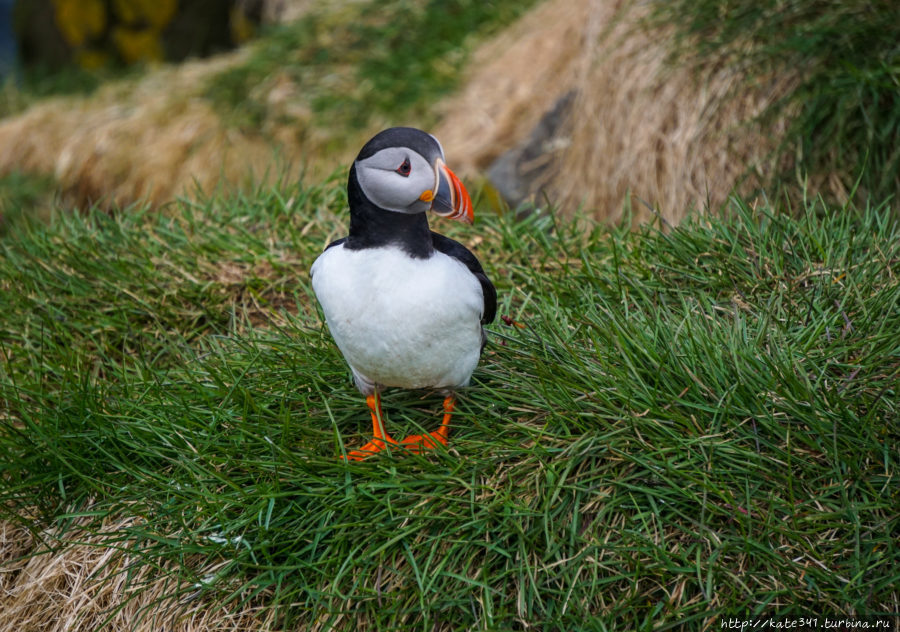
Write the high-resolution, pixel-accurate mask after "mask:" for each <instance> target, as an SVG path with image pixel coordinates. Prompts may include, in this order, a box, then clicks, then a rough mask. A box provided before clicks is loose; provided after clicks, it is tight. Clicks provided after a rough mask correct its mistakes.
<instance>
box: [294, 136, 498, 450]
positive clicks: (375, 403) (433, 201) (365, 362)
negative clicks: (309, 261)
mask: <svg viewBox="0 0 900 632" xmlns="http://www.w3.org/2000/svg"><path fill="white" fill-rule="evenodd" d="M347 198H348V202H349V206H350V229H349V234H348V235H347V236H346V237H343V238H341V239H338V240H336V241H333V242H332V243H330V244H328V246H326V248H325V250H324V251H323V252H322V254H321V255H319V257H318V258H317V259H316V260H315V262H314V263H313V265H312V268H311V270H310V276H311V280H312V288H313V292H314V293H315V295H316V298H317V300H318V301H319V304H320V305H321V307H322V312H323V314H324V316H325V322H326V324H327V326H328V329H329V331H330V332H331V336H332V338H334V342H335V343H336V344H337V347H338V349H339V350H340V351H341V353H342V355H343V356H344V359H345V360H346V362H347V364H348V365H349V367H350V371H351V373H352V375H353V382H354V383H355V385H356V388H358V389H359V391H360V393H362V394H363V395H364V396H365V398H366V405H367V406H368V408H369V412H370V413H371V417H372V435H373V437H372V440H371V441H369V442H368V443H366V444H365V445H363V446H362V447H360V448H359V449H357V450H353V451H350V452H348V453H347V454H346V455H343V456H342V457H341V458H345V459H349V460H353V461H361V460H363V459H365V458H367V457H369V456H372V455H374V454H377V453H378V452H381V451H382V450H385V449H386V448H387V446H389V445H390V446H393V447H395V448H401V449H407V450H410V451H412V452H416V453H421V452H424V451H426V450H430V449H434V448H436V447H437V445H438V444H441V445H444V446H446V445H447V440H448V437H449V434H450V419H451V415H452V413H453V408H454V405H455V402H456V392H457V391H458V390H459V389H461V388H463V387H465V386H467V385H468V384H469V381H470V379H471V377H472V372H473V371H474V370H475V367H476V366H477V365H478V361H479V359H480V357H481V353H482V351H483V350H484V346H485V343H486V341H487V336H486V334H485V330H484V325H486V324H489V323H491V322H492V321H493V320H494V316H495V315H496V311H497V291H496V289H495V288H494V285H493V284H492V283H491V281H490V279H489V278H488V277H487V275H486V274H485V272H484V269H483V268H482V266H481V264H480V263H479V261H478V259H477V258H476V257H475V255H474V254H472V253H471V252H470V251H469V250H468V249H467V248H466V247H465V246H463V245H462V244H460V243H459V242H457V241H454V240H453V239H450V238H448V237H445V236H444V235H440V234H438V233H436V232H433V231H432V230H431V229H430V228H429V226H428V217H427V212H428V211H431V212H432V213H434V214H435V215H438V216H441V217H446V218H449V219H453V220H458V221H461V222H463V223H466V224H471V223H472V221H473V219H474V212H473V209H472V200H471V198H470V197H469V193H468V191H466V188H465V186H463V184H462V182H461V181H460V180H459V178H458V177H457V176H456V175H455V174H454V173H453V171H451V170H450V168H449V167H448V166H447V164H446V163H445V162H444V150H443V148H442V147H441V144H440V142H438V140H437V139H436V138H435V137H434V136H432V135H431V134H428V133H427V132H424V131H422V130H419V129H416V128H412V127H392V128H389V129H386V130H383V131H381V132H379V133H378V134H376V135H375V136H374V137H372V139H370V140H369V141H368V142H367V143H366V144H365V145H363V147H362V149H361V150H360V151H359V155H357V156H356V159H355V160H354V161H353V164H352V165H351V166H350V173H349V177H348V180H347ZM385 388H401V389H429V390H433V391H437V392H439V393H441V394H442V395H444V401H443V418H442V420H441V424H440V427H439V428H438V429H437V430H436V431H434V432H431V433H428V434H423V435H410V436H408V437H406V438H405V439H402V440H400V441H396V440H395V439H394V438H393V437H391V436H390V434H388V432H387V431H386V430H385V428H384V423H383V420H384V415H383V413H382V409H381V392H382V391H383V390H384V389H385Z"/></svg>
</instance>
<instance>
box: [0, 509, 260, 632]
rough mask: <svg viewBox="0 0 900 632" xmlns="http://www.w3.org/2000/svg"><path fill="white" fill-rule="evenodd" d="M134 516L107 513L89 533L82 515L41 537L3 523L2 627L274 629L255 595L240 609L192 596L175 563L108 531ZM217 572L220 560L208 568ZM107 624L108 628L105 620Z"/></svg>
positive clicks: (202, 631) (46, 631)
mask: <svg viewBox="0 0 900 632" xmlns="http://www.w3.org/2000/svg"><path fill="white" fill-rule="evenodd" d="M137 520H138V519H137V518H134V517H117V518H109V519H106V520H105V521H104V522H103V524H102V527H101V530H100V532H98V533H96V534H89V533H86V532H84V531H83V530H82V529H81V528H80V527H82V526H83V525H85V524H87V522H86V519H78V520H76V521H75V524H74V525H72V526H70V527H69V528H68V529H67V531H66V535H61V534H60V533H59V532H58V531H55V530H48V531H45V532H44V533H42V534H41V538H40V540H44V541H45V542H46V543H47V544H52V545H53V546H54V547H58V548H59V550H50V549H48V548H47V545H46V544H42V543H41V542H40V541H39V540H38V539H36V538H34V537H33V536H32V535H31V534H30V533H29V531H28V530H27V529H26V528H24V527H23V526H21V525H20V524H15V523H11V522H7V521H0V632H22V631H23V630H41V631H42V632H96V631H97V630H99V629H101V628H102V629H105V630H110V631H111V632H115V631H119V630H128V631H129V632H159V631H160V630H166V631H167V632H238V631H245V630H271V629H273V627H272V625H273V623H272V617H273V615H274V613H273V612H272V611H271V609H269V610H268V611H265V610H264V609H262V608H261V607H260V605H259V603H258V601H256V600H251V601H250V602H248V603H247V604H246V605H244V606H242V607H232V606H227V605H225V606H223V605H217V606H216V607H215V608H211V607H210V605H209V604H208V603H207V602H205V601H204V600H203V599H197V600H193V601H192V600H191V592H190V588H191V584H190V583H189V582H188V581H186V580H184V579H182V578H180V576H179V572H178V569H174V570H173V569H171V568H168V566H167V565H165V564H164V565H163V566H162V567H156V566H155V565H153V564H145V563H141V560H140V558H139V556H138V555H136V554H135V553H133V552H130V551H129V550H128V547H129V543H128V542H124V543H123V542H119V543H117V545H114V546H113V545H110V544H109V538H110V534H114V533H115V532H117V531H120V530H122V529H125V528H126V527H128V526H132V525H134V524H135V522H136V521H137ZM204 571H205V572H208V573H214V572H215V571H216V568H215V565H212V566H210V567H209V568H205V569H204ZM104 625H105V626H106V627H103V626H104Z"/></svg>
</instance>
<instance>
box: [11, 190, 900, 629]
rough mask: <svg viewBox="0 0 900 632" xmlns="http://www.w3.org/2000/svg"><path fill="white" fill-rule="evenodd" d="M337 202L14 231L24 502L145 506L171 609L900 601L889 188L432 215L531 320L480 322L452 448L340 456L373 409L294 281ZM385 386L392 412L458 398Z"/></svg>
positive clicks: (607, 622) (214, 203) (309, 195)
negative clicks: (483, 331) (453, 221)
mask: <svg viewBox="0 0 900 632" xmlns="http://www.w3.org/2000/svg"><path fill="white" fill-rule="evenodd" d="M343 205H344V194H343V190H342V183H341V181H340V179H338V180H335V181H331V182H328V183H325V184H323V185H321V186H315V187H308V188H305V187H300V186H297V187H280V188H274V189H264V190H260V191H258V192H256V193H255V194H253V195H246V196H234V197H232V198H218V199H211V200H209V201H207V202H203V203H200V204H195V203H186V202H185V203H180V204H178V205H176V206H174V207H172V208H170V209H168V212H167V213H164V214H160V213H157V212H144V211H140V210H139V209H132V210H131V211H129V212H127V213H121V214H115V215H107V214H104V213H100V212H86V213H84V214H81V215H64V214H60V215H58V216H56V217H55V218H54V219H53V221H52V222H51V223H50V225H49V226H43V225H38V224H18V225H16V227H15V228H14V230H13V231H12V232H11V233H10V234H9V235H7V236H6V237H5V238H4V239H3V240H2V242H0V248H2V256H0V314H2V317H0V318H2V320H0V354H2V355H0V470H2V474H0V481H2V483H0V507H2V508H3V511H4V512H5V513H6V517H7V518H8V519H11V520H20V521H23V522H24V521H25V519H24V518H19V517H18V516H25V515H37V516H38V517H39V520H38V521H37V522H36V523H31V522H26V524H28V525H29V526H30V527H31V528H32V529H35V530H39V529H40V528H41V527H43V526H55V527H57V528H58V529H59V530H60V532H61V533H62V535H63V536H65V537H66V538H71V539H75V540H77V539H79V538H80V537H81V536H83V535H84V534H85V533H92V534H95V535H96V534H98V533H102V532H103V529H104V526H103V525H104V519H105V518H108V517H111V518H115V517H122V516H134V517H136V518H137V520H135V521H133V522H131V523H130V526H125V527H123V528H122V529H117V530H115V531H110V532H108V533H106V534H105V536H104V537H105V540H104V541H105V543H106V544H107V545H108V546H116V547H122V548H124V549H126V550H128V551H132V552H134V554H135V555H136V557H137V558H138V559H139V560H141V561H140V562H139V563H140V564H146V565H150V567H151V568H152V569H153V573H156V574H158V573H163V572H169V573H172V574H173V579H178V580H182V581H184V586H185V588H184V590H183V592H182V593H181V594H179V595H176V597H177V599H180V600H181V601H177V600H176V601H172V602H167V603H165V604H163V607H167V608H177V607H179V606H180V607H188V608H189V607H191V606H192V605H193V604H196V603H197V600H201V599H205V600H208V602H209V603H212V604H221V603H235V602H237V603H240V602H243V601H246V602H252V603H257V604H259V605H261V606H262V607H264V608H265V609H266V610H267V611H270V612H271V610H272V609H277V611H278V615H279V617H280V620H281V623H282V624H283V625H284V626H288V625H292V624H293V625H298V626H302V625H303V624H306V625H310V624H311V623H312V622H318V624H319V625H325V624H326V623H327V622H329V621H330V622H332V623H335V624H336V629H342V630H356V629H385V630H387V629H391V630H406V629H408V630H421V629H424V630H430V629H433V627H434V626H436V625H440V626H443V628H446V629H454V630H455V629H460V630H462V629H492V630H501V629H523V628H525V627H526V626H534V627H536V628H538V629H546V630H574V629H598V630H600V629H650V628H654V629H656V628H660V629H665V628H668V627H675V626H678V625H685V624H686V625H689V626H691V627H699V624H700V623H701V622H704V621H710V620H711V621H713V622H715V621H716V617H718V616H720V615H726V614H732V615H733V614H734V613H737V612H764V613H772V612H773V611H778V612H781V613H793V614H801V613H805V614H809V613H817V614H822V613H825V612H835V613H836V612H841V613H852V612H857V613H869V612H890V611H893V612H896V611H897V610H900V594H898V588H897V587H898V585H900V538H898V536H900V515H898V507H900V502H898V500H900V499H898V489H900V488H898V486H897V476H898V463H900V451H898V448H900V443H898V439H900V431H898V424H897V421H898V418H900V411H898V408H900V404H898V401H900V398H898V393H897V389H898V384H900V337H898V336H897V332H898V331H900V226H898V223H897V219H896V214H893V213H891V212H890V211H889V209H887V208H885V207H877V208H876V207H867V208H864V209H861V210H853V209H837V208H829V209H826V208H824V207H823V206H821V205H820V204H818V203H817V202H814V201H809V202H804V203H803V206H802V208H800V209H796V210H797V211H800V213H799V218H798V219H795V218H792V216H791V214H790V213H786V212H783V209H782V210H779V209H772V208H769V207H765V206H760V207H758V208H756V209H751V208H748V207H747V206H746V205H745V204H744V203H743V202H740V201H736V202H734V204H733V205H732V207H731V210H730V212H729V213H728V214H727V217H724V218H721V219H716V218H704V219H695V220H693V221H690V222H688V223H686V224H684V225H682V226H681V227H679V228H676V229H673V230H672V231H671V232H669V233H668V234H662V233H659V232H656V231H654V230H652V229H644V230H642V231H641V232H639V233H635V234H632V233H629V232H626V231H614V232H608V230H607V229H602V228H600V227H596V226H592V225H589V224H587V225H586V223H585V222H581V223H578V224H576V223H568V222H565V221H562V220H558V221H555V220H553V219H552V218H550V217H547V216H533V217H531V218H530V219H527V220H525V221H521V222H516V221H514V220H512V219H510V218H508V217H497V216H490V215H488V214H484V215H482V216H481V217H480V218H479V219H478V221H477V223H476V224H475V226H474V227H471V228H467V227H458V226H455V225H454V226H449V225H448V224H447V223H437V222H436V224H437V225H438V227H439V230H447V231H449V232H450V234H451V235H453V236H456V237H458V238H461V239H464V240H470V239H474V238H476V237H477V238H479V239H481V241H480V242H479V243H478V245H477V253H478V255H479V256H480V258H481V259H482V261H483V262H484V263H485V266H486V268H487V270H488V272H489V274H490V275H491V276H492V277H493V279H494V280H495V281H496V283H497V286H498V289H499V293H500V310H499V313H500V314H502V315H505V316H509V317H511V318H513V319H515V321H517V322H519V323H521V324H523V325H524V327H523V328H518V327H515V326H512V325H507V324H504V322H503V321H502V320H498V322H497V323H495V324H494V325H493V326H492V327H491V334H490V342H489V345H488V347H487V350H486V354H485V356H484V358H483V361H482V364H481V367H480V368H479V369H478V371H477V372H476V374H475V379H474V384H473V386H472V387H471V388H469V389H468V390H467V391H465V392H464V393H463V395H462V396H461V398H460V403H459V407H458V413H457V414H456V416H455V417H454V426H455V429H454V431H453V433H452V437H451V446H450V450H449V451H447V452H443V451H441V452H437V453H434V454H429V455H427V456H421V457H420V456H414V455H401V454H384V455H381V456H379V457H377V458H372V459H370V460H368V461H366V462H364V463H359V464H356V463H354V464H345V463H343V462H341V461H339V460H338V459H337V458H336V457H337V455H339V454H340V453H341V452H342V450H344V449H346V448H347V447H348V446H353V445H359V444H360V443H361V442H364V441H365V440H366V439H367V437H366V435H367V433H368V431H369V429H370V427H369V421H368V414H367V411H366V408H365V405H364V402H363V400H362V398H361V397H360V396H359V394H358V393H357V392H356V391H355V390H354V388H353V387H352V385H351V381H350V378H349V374H348V371H347V369H346V367H345V365H344V363H343V361H342V359H341V357H340V355H339V353H338V351H337V350H336V348H335V346H334V344H333V343H332V341H331V339H330V337H329V336H328V334H327V331H326V330H324V328H323V326H322V324H321V322H320V320H319V316H318V312H317V310H316V308H315V304H314V302H313V298H312V295H311V292H310V289H309V285H308V279H307V270H308V267H309V265H310V263H311V262H312V260H313V258H314V257H315V256H316V254H317V253H318V252H319V251H320V250H321V248H322V246H323V245H324V244H325V243H327V241H328V240H329V239H330V238H332V237H333V236H336V235H339V234H341V233H342V232H343V224H345V222H346V217H345V216H344V211H343V207H344V206H343ZM476 205H477V206H478V207H479V208H483V204H481V203H479V202H477V203H476ZM585 226H587V228H585ZM385 407H386V414H387V417H388V420H389V421H388V423H389V427H391V428H392V429H393V430H394V432H395V433H396V434H398V435H400V436H403V434H404V433H405V432H407V431H412V430H413V429H414V428H417V427H419V426H420V425H421V426H425V427H426V428H429V429H430V428H432V427H433V426H435V425H436V423H437V419H438V411H439V410H440V398H439V397H438V396H426V397H424V398H423V397H422V395H421V394H419V393H408V392H402V391H391V392H389V393H388V394H387V396H386V397H385ZM76 525H80V526H76ZM43 537H47V536H46V534H44V536H43ZM49 544H50V545H59V546H63V545H64V541H63V540H60V541H51V542H49ZM163 569H167V570H163ZM211 569H215V570H214V572H213V571H212V570H211ZM131 570H133V569H129V572H130V571H131ZM715 627H718V626H717V624H715ZM443 628H442V629H443ZM278 629H282V628H278ZM300 629H303V628H302V627H301V628H300Z"/></svg>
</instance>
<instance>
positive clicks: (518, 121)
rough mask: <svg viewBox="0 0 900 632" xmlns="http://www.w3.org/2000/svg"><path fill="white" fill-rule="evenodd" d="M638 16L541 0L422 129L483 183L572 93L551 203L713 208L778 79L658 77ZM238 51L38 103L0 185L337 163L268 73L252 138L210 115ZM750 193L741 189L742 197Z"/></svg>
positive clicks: (288, 89)
mask: <svg viewBox="0 0 900 632" xmlns="http://www.w3.org/2000/svg"><path fill="white" fill-rule="evenodd" d="M313 4H314V3H312V2H309V1H307V2H302V1H299V0H297V1H295V2H292V3H287V4H286V5H285V7H284V15H286V16H288V17H293V18H295V17H296V16H297V15H302V13H303V12H304V11H306V10H308V9H309V7H310V6H311V5H313ZM645 11H646V7H645V6H644V5H643V4H641V3H637V2H634V0H547V1H545V2H543V3H541V4H539V5H538V6H537V7H536V8H535V9H533V10H532V11H531V12H530V13H529V14H527V15H526V16H525V17H524V18H523V19H521V20H520V21H519V22H518V23H516V24H514V25H513V26H511V27H510V28H509V29H507V30H506V31H504V32H502V33H500V34H499V35H498V36H496V37H495V38H494V39H492V40H490V41H488V42H486V43H485V44H484V45H482V46H481V47H480V48H479V49H478V50H477V51H476V53H475V54H474V55H473V59H472V63H471V64H470V71H469V73H468V76H467V77H466V79H465V81H464V84H463V86H462V88H461V90H460V91H459V92H458V93H457V94H456V95H454V96H452V97H450V98H449V99H447V100H445V101H444V102H443V103H440V104H438V105H437V108H438V111H439V113H440V114H441V122H440V123H439V124H438V126H437V128H436V129H435V130H434V131H435V133H436V135H437V136H438V137H439V138H441V140H442V142H443V143H444V146H445V148H446V151H447V154H448V156H450V157H451V159H452V161H453V164H454V166H455V167H457V168H459V169H460V170H461V171H463V172H464V173H466V174H468V175H470V176H472V175H475V174H477V173H479V172H483V171H484V170H485V169H486V168H487V167H488V166H489V165H490V164H491V162H492V161H493V160H495V159H496V158H497V157H498V156H499V155H501V154H502V153H503V152H505V151H507V150H509V149H511V148H513V147H515V146H516V145H518V144H519V143H521V142H523V140H524V139H526V138H527V137H528V135H529V133H530V132H531V130H532V129H533V128H534V126H535V124H536V123H537V122H538V121H539V120H540V118H541V117H542V115H543V114H544V113H545V112H546V111H547V110H549V109H550V108H551V107H552V106H553V104H554V103H555V102H556V101H557V100H558V99H559V98H560V97H561V96H562V95H563V94H566V93H567V92H569V91H574V93H575V95H576V96H575V101H574V107H573V108H572V110H571V116H570V117H569V119H568V121H567V127H566V130H565V132H564V134H563V138H561V139H558V140H557V142H555V143H554V145H553V150H552V152H551V153H550V154H548V155H547V156H546V160H547V161H549V163H550V168H549V169H548V170H547V171H546V173H545V174H544V175H543V177H544V178H545V179H546V180H547V182H546V183H545V184H546V186H545V190H546V191H548V192H549V193H550V198H551V200H552V201H553V202H555V203H556V204H557V205H558V206H559V208H561V209H564V210H566V211H569V212H571V210H573V209H575V208H577V207H579V206H584V207H586V208H588V209H593V212H594V214H595V216H597V217H598V218H601V219H609V220H612V221H615V220H618V219H619V218H620V217H621V214H622V212H623V208H624V206H625V203H626V200H627V198H628V196H629V195H633V196H637V197H638V198H640V199H641V200H645V201H647V202H648V203H649V204H651V205H653V206H655V207H658V208H659V210H660V213H661V215H662V216H663V217H664V218H665V219H666V220H668V221H669V222H671V223H675V222H677V221H678V220H679V219H680V218H681V217H683V216H684V214H685V213H686V211H687V210H688V209H689V208H691V207H696V208H702V207H703V206H705V205H706V203H707V202H709V203H712V204H714V205H715V204H718V203H720V202H722V201H723V200H724V199H725V198H726V196H727V195H728V194H729V193H730V192H731V191H732V189H733V188H734V187H736V186H738V185H739V184H740V181H741V178H742V176H743V175H745V174H746V173H748V171H750V172H752V171H753V170H754V169H755V168H756V166H757V165H758V164H759V163H760V161H761V160H763V159H764V158H765V156H767V155H768V151H769V150H770V149H771V147H772V146H773V143H774V142H777V140H778V138H779V130H778V129H767V130H765V132H764V131H763V130H762V129H760V128H759V126H757V125H754V124H752V123H750V122H749V121H752V120H753V118H754V117H755V116H756V115H757V114H759V113H760V112H762V111H763V110H764V109H765V108H766V106H767V105H768V104H769V103H771V102H772V101H773V100H774V99H777V98H778V97H779V96H781V95H783V94H784V92H785V91H786V90H787V89H788V88H789V87H790V85H791V82H792V79H791V78H790V77H783V78H773V79H772V80H771V81H770V82H769V83H768V84H767V85H764V86H762V85H761V86H759V88H758V89H757V90H755V91H752V92H748V91H747V90H742V86H743V85H744V81H745V78H744V77H743V76H742V75H741V73H740V72H739V71H737V70H735V69H733V68H728V67H714V66H710V67H706V68H703V69H700V70H699V72H697V71H696V69H691V68H673V67H672V66H671V65H669V64H667V62H666V54H667V44H668V42H669V33H666V32H662V31H658V30H657V31H651V30H648V28H647V27H646V26H644V25H643V24H642V22H641V21H640V20H641V18H642V17H643V15H644V12H645ZM244 54H245V53H242V52H237V53H232V54H230V55H225V56H222V57H219V58H216V59H213V60H205V61H196V62H191V63H189V64H184V65H182V66H179V67H163V68H160V69H159V70H157V71H154V72H151V73H150V74H149V75H148V76H147V77H145V78H144V79H142V80H140V81H138V82H136V83H125V84H118V85H114V86H111V87H108V88H105V89H103V90H101V91H99V93H98V94H96V95H95V96H93V97H91V98H86V99H85V98H81V99H73V98H67V99H55V100H51V101H48V102H46V103H41V104H38V105H36V106H34V107H33V108H31V109H30V110H29V111H27V112H25V113H23V114H21V115H19V116H15V117H12V118H9V119H7V120H3V121H0V174H3V173H6V172H9V171H10V170H12V169H20V170H26V171H37V172H41V173H50V174H53V175H54V176H55V177H56V178H57V180H58V182H59V183H60V187H61V188H62V190H63V192H64V193H65V194H67V196H68V198H69V199H70V200H72V201H74V202H75V203H77V204H84V203H89V202H97V201H99V202H103V203H109V204H118V205H122V204H128V203H132V202H136V201H141V200H149V201H150V202H152V203H154V204H163V203H165V202H167V201H169V200H171V199H173V198H174V197H176V196H179V195H186V194H191V193H192V192H194V190H195V186H197V185H199V187H200V189H201V190H206V191H208V190H210V189H211V188H213V187H215V186H217V185H218V184H220V183H222V182H227V183H230V184H234V185H240V184H244V183H247V182H258V181H260V180H261V179H263V178H264V177H265V175H266V174H270V175H271V174H275V173H277V172H278V171H279V169H281V168H283V167H284V165H285V163H288V164H298V165H299V164H302V165H303V166H305V167H307V168H309V169H310V170H311V173H313V174H322V173H326V172H329V171H330V170H331V169H333V168H335V167H337V166H338V165H340V164H343V162H345V161H346V160H348V159H349V158H350V157H349V156H344V155H341V156H334V155H322V148H323V147H325V146H326V145H327V144H328V142H329V135H328V130H319V129H313V128H312V126H311V125H309V123H308V120H307V118H306V117H304V111H305V110H306V109H308V108H307V106H306V104H305V102H304V98H303V95H302V94H299V93H298V90H297V87H296V86H294V85H293V84H292V83H291V82H290V81H281V80H280V79H279V78H278V77H273V78H269V79H268V80H267V82H266V85H264V86H261V87H260V89H261V90H264V91H265V93H266V103H267V105H268V107H269V110H270V112H269V115H267V122H266V123H265V129H263V130H253V131H246V130H239V129H236V128H235V127H233V126H229V125H227V124H226V123H225V122H223V121H222V120H221V117H220V116H219V115H218V114H217V113H216V112H215V111H214V110H213V108H212V107H211V105H210V104H209V103H208V101H206V100H205V99H202V98H200V97H199V95H198V90H199V89H200V88H199V86H201V85H203V83H204V79H205V78H206V77H209V76H211V75H214V74H215V73H218V72H220V71H221V70H222V69H224V68H227V67H229V66H231V65H233V64H239V63H241V61H242V59H243V55H244ZM279 113H287V115H288V116H286V117H280V116H279ZM279 118H286V119H287V120H289V121H290V123H289V124H288V125H285V124H279V123H278V122H277V121H278V120H279ZM396 123H409V121H396ZM412 123H415V122H414V121H413V122H412ZM300 139H302V141H301V140H300ZM276 151H277V153H278V159H277V161H278V164H276V158H275V155H276ZM754 184H755V182H754V181H753V180H752V179H750V180H748V181H747V182H744V184H743V187H742V191H743V192H745V193H746V192H748V191H750V190H751V189H752V187H753V186H754ZM632 206H633V208H634V211H635V214H634V220H635V221H645V220H648V219H652V214H651V212H650V211H649V210H648V209H646V208H644V206H643V205H642V204H640V203H639V202H637V201H633V202H632Z"/></svg>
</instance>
